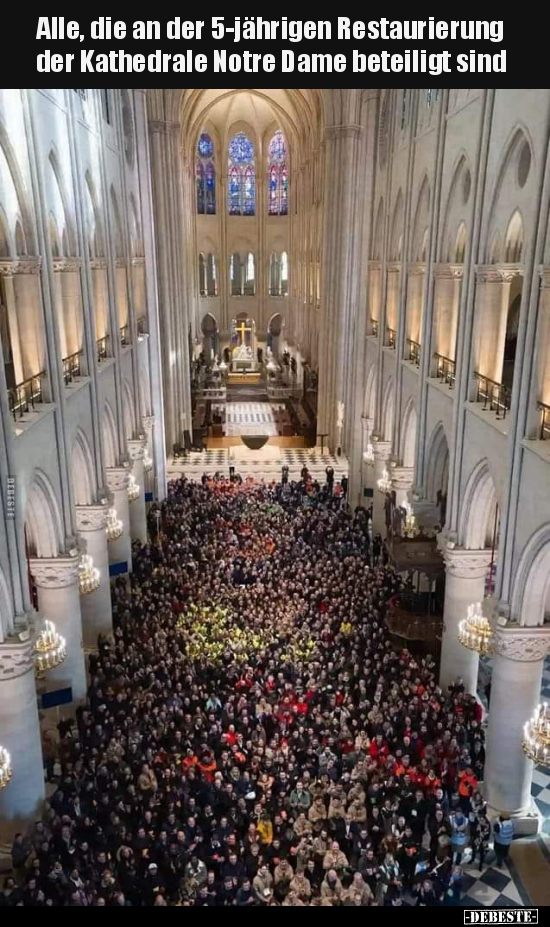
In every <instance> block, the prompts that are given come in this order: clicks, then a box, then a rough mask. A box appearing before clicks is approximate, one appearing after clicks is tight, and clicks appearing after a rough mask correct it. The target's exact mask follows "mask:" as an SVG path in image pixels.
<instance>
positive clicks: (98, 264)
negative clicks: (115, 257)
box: [90, 257, 107, 270]
mask: <svg viewBox="0 0 550 927" xmlns="http://www.w3.org/2000/svg"><path fill="white" fill-rule="evenodd" d="M90 267H91V269H92V270H106V269H107V259H106V258H102V257H98V258H92V260H91V261H90Z"/></svg>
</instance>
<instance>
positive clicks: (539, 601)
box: [510, 524, 550, 627]
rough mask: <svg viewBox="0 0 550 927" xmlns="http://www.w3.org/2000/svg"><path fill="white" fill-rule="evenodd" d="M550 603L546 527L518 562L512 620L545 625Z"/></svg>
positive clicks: (549, 546) (549, 549)
mask: <svg viewBox="0 0 550 927" xmlns="http://www.w3.org/2000/svg"><path fill="white" fill-rule="evenodd" d="M549 600H550V524H546V525H543V527H542V528H539V530H538V531H536V532H535V534H534V535H532V537H531V538H530V540H529V541H528V542H527V545H526V547H525V549H524V551H523V554H522V556H521V559H520V561H519V565H518V568H517V571H516V575H515V579H514V584H513V587H512V598H511V616H510V617H511V619H512V621H517V623H518V624H519V625H522V626H524V627H538V626H540V625H543V624H544V619H545V613H546V610H547V608H548V604H549Z"/></svg>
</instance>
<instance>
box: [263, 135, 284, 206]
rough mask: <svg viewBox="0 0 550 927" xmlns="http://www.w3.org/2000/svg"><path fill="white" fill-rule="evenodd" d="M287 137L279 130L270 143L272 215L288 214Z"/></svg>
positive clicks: (269, 195) (269, 183) (269, 193)
mask: <svg viewBox="0 0 550 927" xmlns="http://www.w3.org/2000/svg"><path fill="white" fill-rule="evenodd" d="M287 158H288V155H287V149H286V143H285V137H284V135H283V133H282V132H281V131H277V132H276V133H275V135H274V136H273V138H272V139H271V142H270V143H269V161H270V164H269V180H268V185H269V189H268V199H269V215H270V216H287V215H288V167H287Z"/></svg>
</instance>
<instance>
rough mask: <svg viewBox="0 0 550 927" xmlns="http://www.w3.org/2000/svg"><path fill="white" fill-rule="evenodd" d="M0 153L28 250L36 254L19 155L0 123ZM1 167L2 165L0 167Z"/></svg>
mask: <svg viewBox="0 0 550 927" xmlns="http://www.w3.org/2000/svg"><path fill="white" fill-rule="evenodd" d="M0 151H1V152H2V154H3V156H4V159H5V162H6V166H7V169H8V173H9V177H10V181H11V183H12V184H13V189H14V192H15V196H16V199H17V206H18V213H19V215H20V216H21V222H22V225H23V231H24V233H25V241H26V243H27V248H28V249H29V252H30V253H31V254H36V237H35V234H34V226H33V219H32V213H31V210H30V209H29V206H28V198H27V191H26V187H25V182H24V180H23V175H22V174H21V171H20V170H19V165H18V163H17V155H16V154H15V150H14V148H13V146H12V144H11V141H10V138H9V134H8V131H7V129H6V128H5V126H4V125H3V123H2V122H1V121H0ZM0 167H1V165H0Z"/></svg>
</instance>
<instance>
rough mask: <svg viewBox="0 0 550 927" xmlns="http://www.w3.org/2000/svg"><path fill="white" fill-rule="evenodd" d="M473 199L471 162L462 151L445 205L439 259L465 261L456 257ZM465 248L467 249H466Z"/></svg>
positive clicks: (451, 262)
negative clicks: (462, 228) (461, 230)
mask: <svg viewBox="0 0 550 927" xmlns="http://www.w3.org/2000/svg"><path fill="white" fill-rule="evenodd" d="M471 201H472V172H471V169H470V162H469V160H468V157H467V155H466V153H465V152H464V151H462V152H460V154H459V155H458V158H457V160H456V163H455V168H454V173H453V179H452V181H451V187H450V190H449V196H448V198H447V205H446V207H445V213H444V215H445V218H444V222H443V232H442V235H441V243H440V245H439V247H440V253H439V255H438V259H439V260H440V261H442V262H447V263H449V264H453V263H457V264H461V263H463V261H464V259H462V261H457V260H456V257H455V252H456V244H457V238H458V234H459V229H460V228H461V227H462V226H464V229H467V227H468V217H469V213H470V209H471V206H470V203H471ZM464 250H465V249H464Z"/></svg>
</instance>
